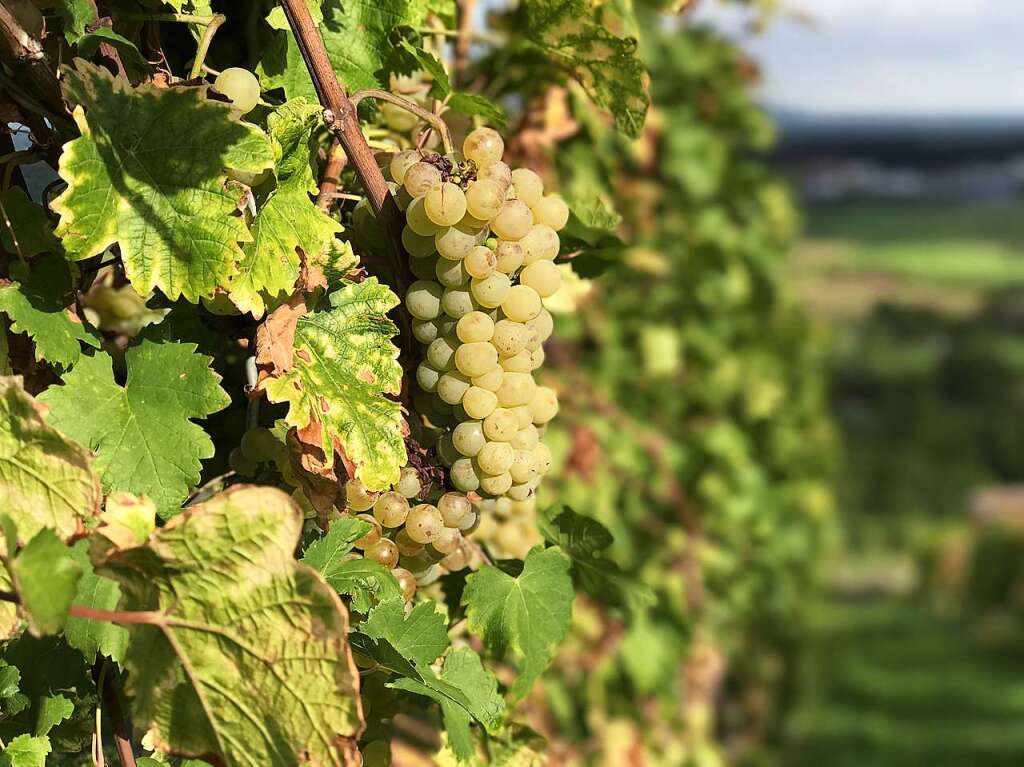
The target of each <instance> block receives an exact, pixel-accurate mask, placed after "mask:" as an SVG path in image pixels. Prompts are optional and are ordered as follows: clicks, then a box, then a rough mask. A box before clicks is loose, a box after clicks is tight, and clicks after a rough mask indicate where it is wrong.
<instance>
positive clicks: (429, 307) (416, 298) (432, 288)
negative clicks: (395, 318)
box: [405, 280, 444, 320]
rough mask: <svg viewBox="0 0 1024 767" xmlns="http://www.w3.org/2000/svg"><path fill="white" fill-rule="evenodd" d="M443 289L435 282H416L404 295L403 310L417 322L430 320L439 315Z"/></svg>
mask: <svg viewBox="0 0 1024 767" xmlns="http://www.w3.org/2000/svg"><path fill="white" fill-rule="evenodd" d="M442 296H444V288H442V287H441V286H440V285H438V284H437V283H436V282H428V281H427V280H417V281H416V282H414V283H413V284H412V285H410V286H409V292H408V293H406V294H405V308H406V309H408V310H409V314H411V315H412V316H413V317H415V318H416V319H418V320H432V319H435V318H436V317H439V316H440V315H441V298H442Z"/></svg>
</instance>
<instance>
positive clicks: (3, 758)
mask: <svg viewBox="0 0 1024 767" xmlns="http://www.w3.org/2000/svg"><path fill="white" fill-rule="evenodd" d="M49 753H50V739H49V738H47V737H45V736H35V735H19V736H18V737H16V738H15V739H14V740H12V741H11V742H10V743H8V744H7V748H5V749H4V750H3V752H2V753H0V767H46V757H47V755H48V754H49Z"/></svg>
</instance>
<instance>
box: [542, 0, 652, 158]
mask: <svg viewBox="0 0 1024 767" xmlns="http://www.w3.org/2000/svg"><path fill="white" fill-rule="evenodd" d="M523 7H524V9H525V11H526V18H527V23H528V29H527V33H526V34H527V37H528V38H529V40H530V41H531V42H532V43H533V44H534V45H536V46H538V47H539V48H540V49H541V50H542V51H543V52H544V54H545V55H547V56H548V57H550V58H551V59H552V60H553V61H554V63H555V64H557V65H558V66H560V67H561V68H563V69H565V70H566V71H567V72H568V73H569V74H570V75H571V76H572V77H573V78H575V79H576V80H577V81H578V82H579V84H580V85H581V86H582V87H583V90H584V91H586V94H587V95H588V96H589V97H590V99H591V100H592V101H593V102H594V103H595V104H597V106H599V107H601V108H602V109H606V110H607V111H609V112H610V113H611V115H612V117H613V118H614V119H615V126H616V128H618V130H619V131H621V132H622V133H624V134H626V135H627V136H630V137H632V138H636V137H637V136H639V135H640V131H641V130H642V129H643V125H644V119H645V117H646V115H647V108H648V107H649V106H650V96H649V95H648V82H647V80H648V77H647V72H646V70H645V69H644V66H643V64H642V63H641V61H640V59H639V58H638V57H637V55H636V48H637V41H636V39H635V38H631V37H625V38H624V37H618V36H616V35H614V34H613V33H612V32H610V31H609V30H608V29H607V28H605V27H604V26H603V25H602V24H601V23H599V22H598V21H597V20H596V19H595V18H594V16H593V11H592V6H591V4H590V3H589V2H587V1H586V0H524V2H523Z"/></svg>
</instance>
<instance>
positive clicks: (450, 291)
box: [441, 286, 476, 320]
mask: <svg viewBox="0 0 1024 767" xmlns="http://www.w3.org/2000/svg"><path fill="white" fill-rule="evenodd" d="M475 308H476V303H475V302H474V301H473V295H472V293H470V290H469V288H468V287H466V286H463V287H458V288H445V290H444V294H443V295H442V297H441V309H442V310H444V313H445V314H446V315H447V316H449V317H451V318H452V319H454V320H458V319H461V318H462V317H465V316H466V315H467V314H469V313H470V312H471V311H473V310H474V309H475Z"/></svg>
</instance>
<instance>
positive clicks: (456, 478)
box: [448, 458, 480, 493]
mask: <svg viewBox="0 0 1024 767" xmlns="http://www.w3.org/2000/svg"><path fill="white" fill-rule="evenodd" d="M448 477H449V479H451V482H452V485H454V486H455V489H456V490H461V491H462V492H464V493H471V492H473V491H474V490H476V489H477V488H478V487H480V477H479V476H478V475H477V473H476V469H475V468H474V467H473V461H472V459H470V458H460V459H459V460H457V461H456V462H455V463H453V464H452V467H451V469H450V470H449V472H448Z"/></svg>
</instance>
